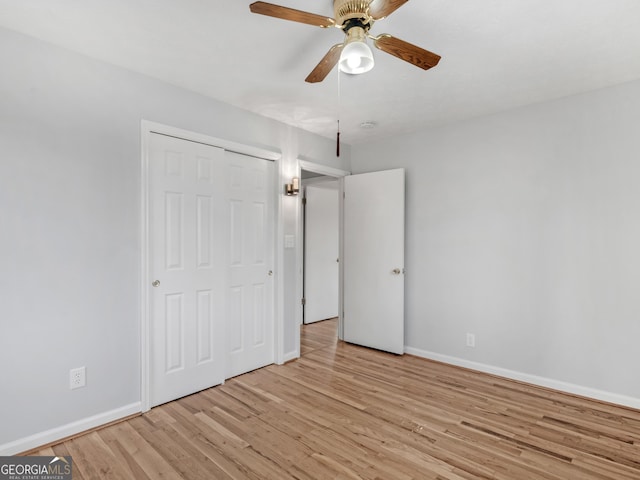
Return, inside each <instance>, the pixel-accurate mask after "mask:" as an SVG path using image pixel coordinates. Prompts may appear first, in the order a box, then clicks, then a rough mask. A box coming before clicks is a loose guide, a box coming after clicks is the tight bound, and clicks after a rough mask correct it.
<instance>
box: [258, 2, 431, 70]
mask: <svg viewBox="0 0 640 480" xmlns="http://www.w3.org/2000/svg"><path fill="white" fill-rule="evenodd" d="M407 1H408V0H334V1H333V10H334V17H335V18H329V17H325V16H323V15H317V14H315V13H309V12H304V11H302V10H296V9H294V8H289V7H283V6H280V5H274V4H272V3H267V2H254V3H252V4H251V5H250V7H249V8H250V9H251V11H252V12H253V13H258V14H260V15H267V16H270V17H276V18H282V19H284V20H291V21H293V22H300V23H306V24H308V25H313V26H317V27H321V28H329V27H336V28H340V29H342V30H343V31H344V33H345V40H344V42H343V43H339V44H337V45H334V46H333V47H331V48H330V49H329V51H328V52H327V54H326V55H325V56H324V57H323V58H322V60H320V63H318V65H316V67H315V68H314V69H313V70H312V72H311V73H310V74H309V76H308V77H307V78H306V79H305V81H307V82H309V83H317V82H321V81H323V80H324V79H325V77H326V76H327V75H328V74H329V72H330V71H331V70H332V69H333V67H335V66H336V64H338V63H339V68H340V70H341V71H343V72H346V73H352V74H358V73H364V72H366V71H369V70H371V68H373V54H372V53H371V50H370V49H369V47H368V45H367V44H366V39H367V38H369V39H371V40H372V41H373V44H374V45H375V46H376V47H377V48H378V49H380V50H382V51H383V52H387V53H389V54H391V55H394V56H396V57H398V58H399V59H401V60H404V61H405V62H409V63H411V64H413V65H415V66H417V67H420V68H422V69H423V70H428V69H430V68H432V67H435V66H436V65H437V64H438V62H439V61H440V55H436V54H435V53H432V52H429V51H428V50H424V49H423V48H420V47H417V46H415V45H412V44H410V43H407V42H405V41H403V40H400V39H399V38H396V37H393V36H391V35H389V34H387V33H383V34H382V35H378V36H376V37H374V36H372V35H370V34H369V30H370V29H371V27H372V26H373V24H374V22H376V21H378V20H382V19H383V18H385V17H388V16H389V15H391V14H392V13H393V12H395V11H396V10H397V9H398V8H400V7H401V6H402V5H404V4H405V3H406V2H407Z"/></svg>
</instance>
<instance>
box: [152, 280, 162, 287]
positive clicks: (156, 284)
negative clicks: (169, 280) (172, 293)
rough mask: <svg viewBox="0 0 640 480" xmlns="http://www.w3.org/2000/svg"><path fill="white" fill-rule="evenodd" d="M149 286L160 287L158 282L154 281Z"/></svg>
mask: <svg viewBox="0 0 640 480" xmlns="http://www.w3.org/2000/svg"><path fill="white" fill-rule="evenodd" d="M151 285H153V286H154V287H159V286H160V280H154V281H153V283H152V284H151Z"/></svg>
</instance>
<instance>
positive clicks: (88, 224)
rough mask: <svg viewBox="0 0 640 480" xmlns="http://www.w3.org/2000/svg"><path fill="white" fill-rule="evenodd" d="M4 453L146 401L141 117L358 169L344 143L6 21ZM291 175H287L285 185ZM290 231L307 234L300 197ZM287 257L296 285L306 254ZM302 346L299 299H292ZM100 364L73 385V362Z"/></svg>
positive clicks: (0, 394)
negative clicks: (338, 149) (25, 32)
mask: <svg viewBox="0 0 640 480" xmlns="http://www.w3.org/2000/svg"><path fill="white" fill-rule="evenodd" d="M0 64H1V65H3V68H2V75H0V152H1V155H2V158H1V159H0V222H1V224H0V252H1V255H2V257H1V263H0V265H1V267H0V315H1V317H0V453H3V454H11V453H15V452H18V451H21V450H24V449H25V448H30V447H32V446H36V445H38V444H41V443H43V442H44V441H49V440H53V439H54V438H56V437H57V438H59V437H60V436H63V435H65V434H69V433H73V432H74V431H77V430H80V429H82V428H83V427H88V426H91V424H92V423H100V421H104V420H108V419H110V417H117V416H119V415H122V414H126V413H131V412H132V411H136V408H139V402H140V348H139V346H140V292H139V288H140V285H139V281H140V261H141V259H140V221H141V217H140V195H141V187H140V155H141V153H140V121H141V119H146V120H150V121H153V122H158V123H163V124H167V125H171V126H175V127H178V128H182V129H185V130H190V131H194V132H198V133H202V134H207V135H211V136H214V137H217V138H222V139H226V140H230V141H235V142H238V143H244V144H248V145H252V146H259V147H264V148H266V149H272V150H280V151H281V152H282V154H283V160H282V170H283V177H285V178H286V177H288V178H290V177H291V176H293V175H294V174H295V172H297V163H296V158H297V157H298V156H303V157H305V158H309V159H312V160H313V161H314V162H317V163H323V164H326V165H329V166H332V167H335V168H342V169H348V159H349V149H348V148H347V147H346V146H345V149H344V153H343V156H342V157H341V159H340V161H339V160H338V159H336V157H335V153H334V150H335V145H334V143H333V141H331V140H328V139H324V138H321V137H318V136H315V135H311V134H308V133H305V132H302V131H300V130H297V129H294V128H291V127H288V126H285V125H283V124H281V123H278V122H275V121H272V120H268V119H266V118H263V117H259V116H257V115H253V114H250V113H248V112H246V111H243V110H239V109H236V108H233V107H231V106H228V105H225V104H222V103H219V102H216V101H213V100H211V99H207V98H204V97H202V96H199V95H196V94H193V93H190V92H187V91H184V90H181V89H178V88H176V87H173V86H171V85H167V84H164V83H161V82H158V81H155V80H153V79H150V78H148V77H144V76H142V75H138V74H135V73H132V72H128V71H126V70H122V69H119V68H115V67H113V66H110V65H107V64H104V63H100V62H97V61H94V60H91V59H88V58H86V57H83V56H81V55H77V54H74V53H71V52H68V51H65V50H62V49H59V48H56V47H53V46H51V45H49V44H46V43H43V42H40V41H37V40H34V39H30V38H28V37H25V36H22V35H20V34H17V33H14V32H11V31H9V30H5V29H0ZM284 183H285V182H284V178H283V179H282V181H281V185H282V184H284ZM282 207H283V208H282V210H283V214H284V216H285V218H284V232H280V233H281V234H284V233H286V234H292V235H295V234H296V227H297V223H296V218H295V214H296V212H297V205H296V203H295V199H293V200H291V199H284V200H283V206H282ZM281 254H282V255H283V257H284V258H283V264H284V271H283V272H281V274H282V275H284V277H285V278H284V285H285V291H295V286H296V275H295V273H296V272H295V251H293V250H286V251H283V252H281ZM281 307H282V309H283V311H284V322H285V328H286V331H287V335H286V338H285V351H286V352H289V351H295V348H296V346H295V332H296V331H297V325H296V323H295V318H296V316H295V313H296V308H297V302H296V299H295V298H294V297H292V296H290V297H287V298H286V299H285V304H284V305H282V306H281ZM78 366H86V368H87V387H86V388H84V389H80V390H74V391H70V390H69V388H68V384H69V380H68V375H69V369H70V368H73V367H78Z"/></svg>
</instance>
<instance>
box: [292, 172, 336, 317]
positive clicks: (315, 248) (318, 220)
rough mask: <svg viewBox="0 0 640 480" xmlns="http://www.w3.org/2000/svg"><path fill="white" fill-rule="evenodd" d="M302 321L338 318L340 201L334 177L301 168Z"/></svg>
mask: <svg viewBox="0 0 640 480" xmlns="http://www.w3.org/2000/svg"><path fill="white" fill-rule="evenodd" d="M301 177H302V269H303V275H302V299H303V300H302V323H303V324H304V325H307V324H310V323H315V322H320V321H323V320H328V319H333V318H335V319H337V318H338V311H339V301H340V298H339V291H338V285H339V278H340V276H339V262H340V260H339V257H340V233H339V232H340V202H339V182H338V180H337V179H336V178H334V177H329V176H326V175H318V174H314V173H312V172H307V171H306V170H303V171H302V172H301Z"/></svg>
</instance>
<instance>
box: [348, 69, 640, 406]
mask: <svg viewBox="0 0 640 480" xmlns="http://www.w3.org/2000/svg"><path fill="white" fill-rule="evenodd" d="M639 126H640V82H633V83H628V84H624V85H620V86H616V87H614V88H609V89H605V90H600V91H596V92H592V93H589V94H584V95H579V96H574V97H570V98H565V99H561V100H557V101H553V102H549V103H545V104H539V105H534V106H529V107H525V108H520V109H517V110H512V111H509V112H505V113H501V114H498V115H494V116H490V117H485V118H478V119H475V120H471V121H467V122H463V123H458V124H453V125H449V126H445V127H442V128H435V129H431V130H426V131H422V132H419V133H415V134H412V135H406V136H403V137H396V138H392V139H386V140H379V141H376V142H373V143H370V144H367V145H362V146H360V145H358V146H354V147H353V156H352V170H353V172H354V173H359V172H366V171H373V170H382V169H389V168H395V167H404V168H406V169H407V213H406V223H407V237H406V238H407V240H406V249H407V250H406V268H407V274H406V310H405V311H406V337H405V344H406V345H407V347H408V351H410V352H412V353H418V354H422V355H425V356H430V357H432V358H438V359H443V360H447V361H451V362H454V363H458V364H461V365H467V366H475V367H479V368H483V369H486V370H488V371H495V372H498V373H503V374H506V375H512V376H514V377H516V378H523V379H526V380H533V381H536V382H539V383H542V384H546V385H549V386H556V387H560V388H563V387H566V389H568V390H570V391H574V392H576V393H584V394H587V395H592V396H596V397H599V398H603V399H605V400H612V401H617V402H620V403H626V404H630V405H634V406H637V407H640V377H639V376H638V365H640V348H638V346H637V341H638V339H640V293H639V287H640V134H639ZM467 332H471V333H474V334H475V335H476V342H477V346H476V348H469V347H466V345H465V340H466V333H467Z"/></svg>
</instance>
